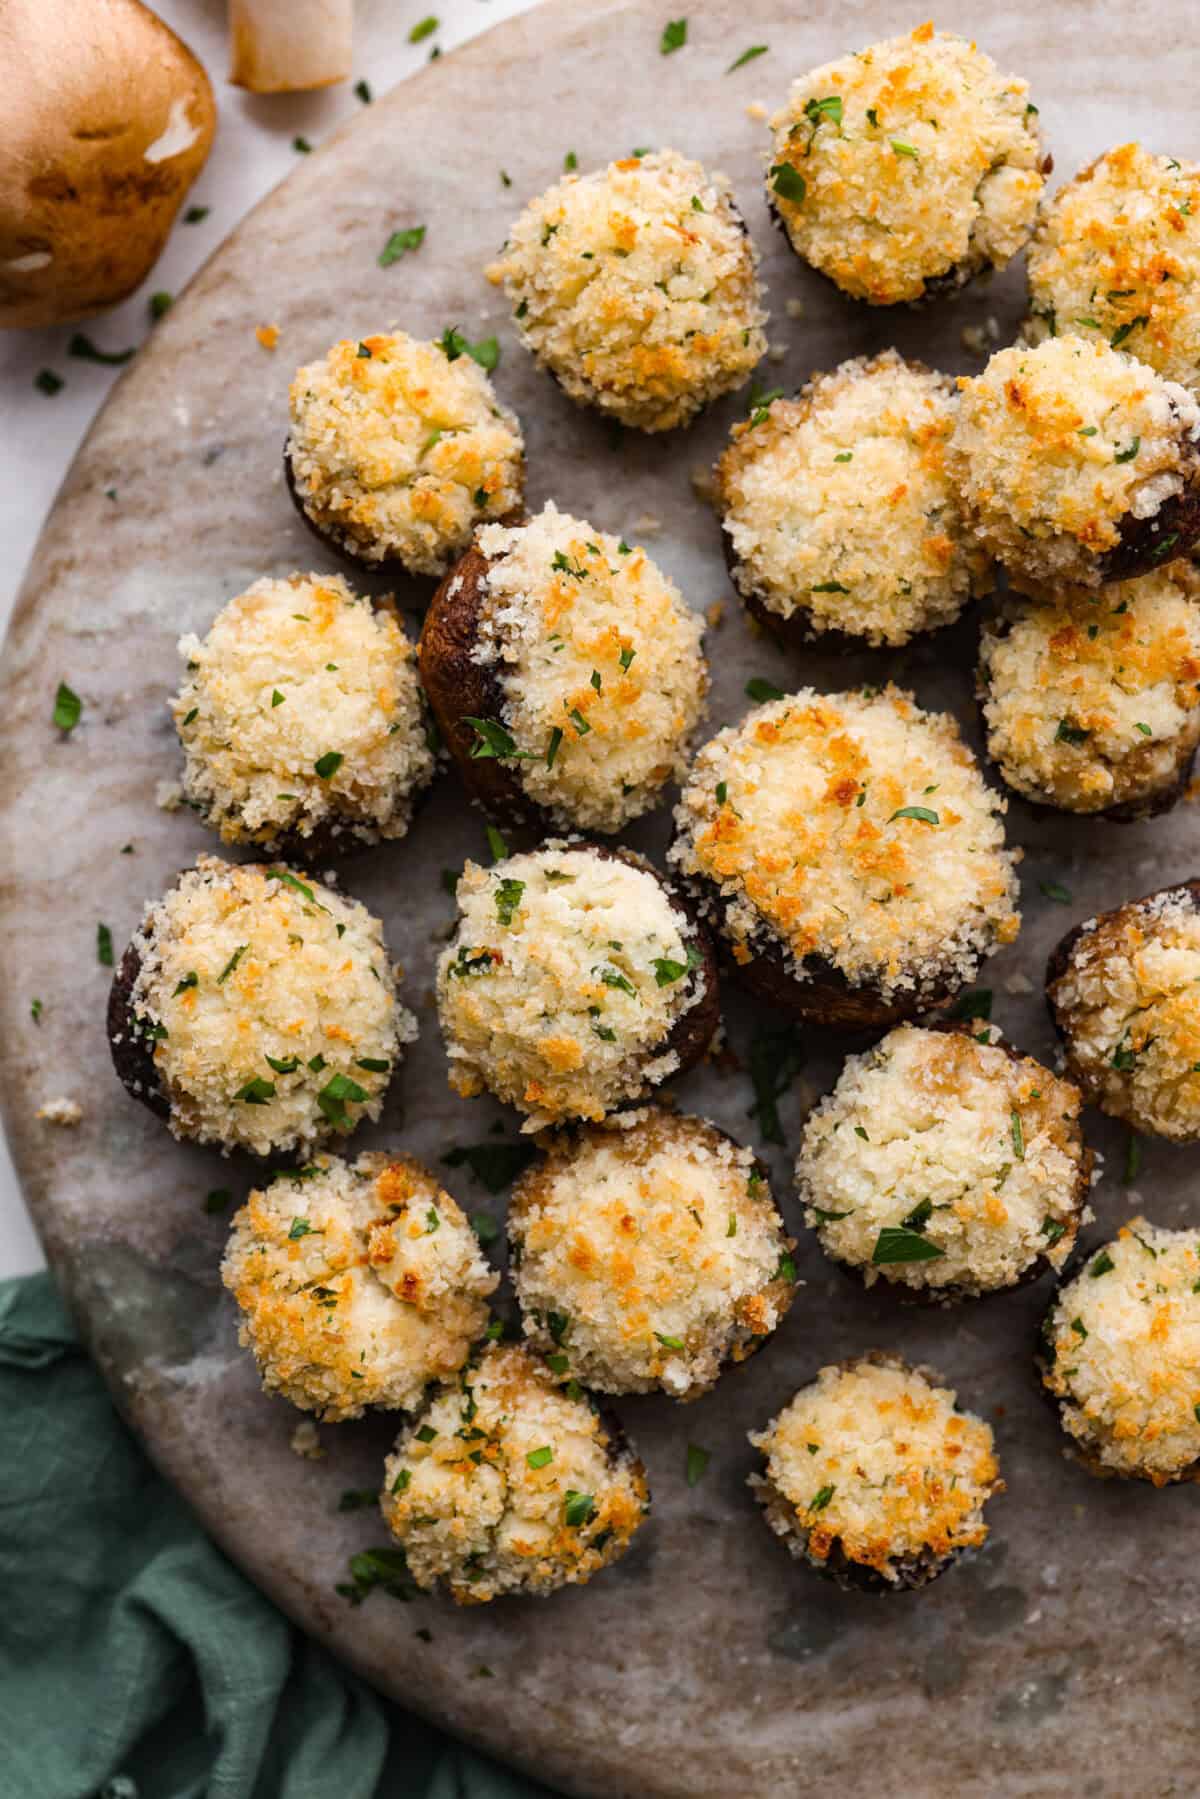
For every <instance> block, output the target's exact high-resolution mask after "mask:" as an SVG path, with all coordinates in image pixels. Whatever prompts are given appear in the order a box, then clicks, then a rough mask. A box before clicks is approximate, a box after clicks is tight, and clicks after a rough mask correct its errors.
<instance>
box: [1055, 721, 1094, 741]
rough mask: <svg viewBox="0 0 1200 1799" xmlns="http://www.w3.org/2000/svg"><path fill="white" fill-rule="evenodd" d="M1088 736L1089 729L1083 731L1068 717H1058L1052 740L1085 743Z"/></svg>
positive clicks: (1089, 734)
mask: <svg viewBox="0 0 1200 1799" xmlns="http://www.w3.org/2000/svg"><path fill="white" fill-rule="evenodd" d="M1090 736H1091V732H1090V731H1084V730H1082V729H1081V728H1080V727H1079V726H1078V725H1073V724H1072V723H1071V721H1070V719H1069V718H1060V719H1059V721H1058V729H1057V731H1056V732H1055V733H1054V741H1055V743H1086V742H1087V740H1088V738H1089V737H1090Z"/></svg>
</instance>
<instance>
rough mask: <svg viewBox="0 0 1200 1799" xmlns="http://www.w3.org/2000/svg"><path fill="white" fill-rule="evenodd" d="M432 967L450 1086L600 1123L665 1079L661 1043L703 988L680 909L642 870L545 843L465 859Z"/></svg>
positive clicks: (667, 1062) (668, 1060) (667, 1060)
mask: <svg viewBox="0 0 1200 1799" xmlns="http://www.w3.org/2000/svg"><path fill="white" fill-rule="evenodd" d="M457 899H458V908H459V920H458V927H457V929H456V931H455V933H454V936H453V938H452V939H451V941H450V943H449V945H448V946H447V947H446V949H445V950H443V952H442V955H441V958H440V960H439V962H438V972H437V997H438V1013H439V1016H440V1018H441V1023H442V1033H443V1036H444V1038H445V1041H446V1053H447V1055H448V1056H449V1058H450V1083H451V1085H452V1086H453V1087H454V1088H455V1089H456V1090H457V1091H458V1092H459V1093H461V1094H463V1095H464V1096H468V1097H469V1096H471V1095H473V1094H476V1093H480V1092H482V1091H483V1089H484V1088H485V1087H486V1088H488V1089H489V1090H490V1091H491V1092H492V1093H494V1094H495V1095H496V1097H497V1098H498V1099H502V1100H505V1101H507V1102H508V1103H509V1104H510V1105H514V1106H517V1107H518V1108H519V1109H520V1110H521V1111H523V1112H526V1113H528V1114H529V1116H528V1118H527V1119H526V1122H525V1124H524V1126H523V1127H522V1128H523V1129H524V1130H526V1131H531V1130H536V1129H538V1128H540V1127H541V1126H542V1125H544V1124H548V1123H552V1122H554V1121H556V1120H559V1119H565V1118H590V1119H593V1120H598V1119H601V1118H603V1117H604V1115H605V1114H606V1113H607V1112H610V1111H612V1110H613V1109H614V1108H615V1107H617V1106H619V1105H622V1104H623V1103H624V1102H626V1101H628V1100H632V1099H637V1098H639V1097H640V1096H641V1095H642V1094H643V1093H644V1092H646V1091H647V1089H648V1088H650V1087H652V1086H655V1085H657V1084H658V1083H659V1082H660V1081H663V1080H665V1079H666V1078H667V1076H668V1075H669V1074H672V1073H673V1072H674V1070H675V1069H676V1068H677V1067H678V1065H679V1058H678V1056H677V1055H676V1053H675V1052H674V1050H669V1049H666V1048H665V1047H664V1046H665V1044H666V1041H667V1039H668V1038H669V1037H670V1035H671V1032H672V1031H673V1030H674V1028H675V1026H676V1025H677V1024H678V1022H679V1020H680V1019H681V1018H682V1017H683V1016H684V1014H685V1013H687V1012H689V1011H690V1010H691V1009H692V1007H693V1006H695V1005H697V1004H698V1003H699V1001H700V1000H701V999H702V998H703V995H704V978H703V974H702V973H699V972H696V971H694V970H693V968H692V962H693V961H694V959H695V954H696V952H695V951H694V950H693V951H692V954H691V956H689V948H690V945H691V942H692V933H691V931H690V930H689V928H688V923H687V919H686V916H685V915H684V913H683V912H682V911H681V910H680V909H679V907H678V904H677V902H676V901H675V900H673V898H672V896H671V894H670V893H669V891H668V890H667V888H666V887H665V886H664V885H663V883H662V882H661V881H660V879H659V877H658V876H657V875H656V874H655V873H654V872H653V870H652V869H650V868H649V867H638V866H633V865H631V864H630V863H628V862H626V861H624V860H623V859H622V858H621V857H618V856H611V855H606V854H603V853H601V852H599V851H597V850H595V849H591V848H588V847H586V846H583V847H579V848H572V847H571V846H570V845H569V844H566V843H548V844H546V845H544V846H543V847H542V848H541V849H539V850H535V851H532V852H531V853H529V854H527V855H516V856H509V857H508V858H507V859H506V860H504V861H503V862H497V863H496V864H495V865H494V866H493V867H492V868H481V867H479V866H478V864H476V863H474V862H468V863H467V865H466V867H465V868H464V869H463V872H462V875H461V876H460V877H459V882H458V888H457Z"/></svg>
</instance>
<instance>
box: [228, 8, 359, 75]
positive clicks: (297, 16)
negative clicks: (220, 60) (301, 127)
mask: <svg viewBox="0 0 1200 1799" xmlns="http://www.w3.org/2000/svg"><path fill="white" fill-rule="evenodd" d="M353 27H354V0H229V34H230V47H229V79H230V81H232V82H233V83H234V85H235V86H236V87H245V88H249V89H250V92H251V93H253V94H290V93H299V92H302V91H303V90H304V89H306V88H313V87H328V86H329V84H330V83H331V82H334V81H344V80H345V79H346V77H347V75H349V73H350V69H351V59H352V55H353Z"/></svg>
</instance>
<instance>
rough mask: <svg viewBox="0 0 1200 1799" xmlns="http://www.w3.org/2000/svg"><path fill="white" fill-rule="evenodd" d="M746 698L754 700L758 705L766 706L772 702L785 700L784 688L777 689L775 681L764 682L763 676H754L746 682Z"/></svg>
mask: <svg viewBox="0 0 1200 1799" xmlns="http://www.w3.org/2000/svg"><path fill="white" fill-rule="evenodd" d="M746 698H747V699H748V700H754V701H755V703H756V704H757V705H760V706H762V705H766V704H767V702H768V701H770V700H781V699H783V698H784V692H783V689H782V687H776V685H775V683H774V682H773V681H764V680H763V678H762V676H761V675H753V676H752V677H751V678H750V680H749V681H747V682H746Z"/></svg>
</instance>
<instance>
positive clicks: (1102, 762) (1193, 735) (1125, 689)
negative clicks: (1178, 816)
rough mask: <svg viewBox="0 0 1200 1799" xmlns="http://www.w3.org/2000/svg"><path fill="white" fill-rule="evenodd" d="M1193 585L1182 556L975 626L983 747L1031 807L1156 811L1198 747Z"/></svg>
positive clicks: (1178, 785)
mask: <svg viewBox="0 0 1200 1799" xmlns="http://www.w3.org/2000/svg"><path fill="white" fill-rule="evenodd" d="M1198 598H1200V577H1198V576H1197V572H1196V570H1195V568H1194V567H1193V565H1192V564H1191V563H1190V562H1189V561H1187V560H1181V561H1178V562H1173V563H1171V564H1169V565H1168V566H1167V567H1166V568H1164V569H1160V570H1159V571H1158V572H1157V573H1156V574H1152V575H1143V576H1142V577H1141V579H1140V580H1137V581H1122V582H1118V583H1117V584H1116V585H1115V586H1112V587H1105V588H1101V589H1099V590H1098V591H1095V592H1093V593H1090V594H1083V595H1076V596H1074V597H1059V596H1056V595H1054V594H1053V593H1050V594H1046V595H1043V596H1042V597H1040V598H1038V599H1025V598H1021V597H1019V596H1013V597H1012V598H1011V599H1010V600H1009V601H1008V602H1007V603H1006V604H1004V605H1002V606H1000V607H998V608H997V610H996V612H995V614H994V615H993V616H992V618H991V619H989V621H988V622H987V623H986V624H985V626H984V630H983V634H982V637H981V640H980V647H979V671H978V689H979V697H980V700H981V702H982V706H983V717H984V724H985V727H986V731H987V750H988V755H989V756H990V757H991V759H992V761H993V763H994V764H995V766H996V768H997V769H998V770H999V772H1000V774H1001V775H1002V777H1003V778H1004V780H1005V781H1006V782H1007V784H1008V786H1009V787H1011V788H1012V789H1013V791H1014V792H1015V793H1019V794H1021V796H1022V797H1023V798H1024V799H1027V800H1030V801H1032V802H1033V803H1034V804H1035V805H1040V806H1049V807H1052V808H1054V809H1056V810H1058V811H1062V812H1082V813H1095V814H1099V815H1101V816H1103V817H1106V818H1114V819H1136V818H1146V817H1149V816H1151V815H1152V814H1153V813H1156V812H1162V811H1165V810H1166V809H1167V808H1168V807H1169V806H1172V805H1173V804H1174V803H1175V801H1176V800H1177V799H1178V798H1179V797H1180V795H1181V794H1182V792H1183V790H1184V788H1185V787H1186V785H1187V781H1188V776H1189V774H1190V773H1191V767H1192V762H1193V759H1194V757H1195V754H1196V745H1197V743H1198V742H1200V607H1198V606H1197V604H1196V602H1197V599H1198Z"/></svg>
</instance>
